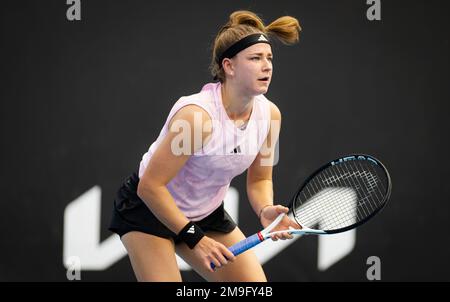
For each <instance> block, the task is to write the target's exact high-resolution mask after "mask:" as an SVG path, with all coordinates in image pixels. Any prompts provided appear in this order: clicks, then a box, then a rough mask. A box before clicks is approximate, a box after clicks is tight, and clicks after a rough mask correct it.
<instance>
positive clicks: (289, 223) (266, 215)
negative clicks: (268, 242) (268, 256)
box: [261, 205, 301, 241]
mask: <svg viewBox="0 0 450 302" xmlns="http://www.w3.org/2000/svg"><path fill="white" fill-rule="evenodd" d="M288 212H289V208H287V207H284V206H282V205H275V206H270V207H266V208H264V210H263V211H262V212H261V224H262V225H263V226H264V227H267V226H269V225H270V224H271V223H272V222H273V221H274V220H275V219H276V218H277V217H278V216H280V215H281V214H287V213H288ZM291 228H293V229H301V226H300V225H298V224H297V223H296V222H295V221H294V220H292V219H290V218H289V217H288V216H287V215H283V218H282V219H281V221H280V222H279V223H278V224H277V225H276V226H275V227H274V228H273V229H272V231H273V232H276V231H283V230H285V231H286V232H282V233H276V234H273V235H271V236H270V237H271V239H272V240H273V241H277V240H278V239H281V240H285V239H292V238H294V237H293V236H292V234H291V233H290V232H289V230H290V229H291Z"/></svg>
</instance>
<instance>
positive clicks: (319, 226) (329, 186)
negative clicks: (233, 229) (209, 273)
mask: <svg viewBox="0 0 450 302" xmlns="http://www.w3.org/2000/svg"><path fill="white" fill-rule="evenodd" d="M391 187H392V184H391V178H390V176H389V172H388V171H387V169H386V167H385V166H384V165H383V164H382V163H381V162H380V161H379V160H377V159H375V158H374V157H372V156H368V155H362V154H361V155H360V154H357V155H350V156H346V157H343V158H339V159H336V160H333V161H331V162H329V163H327V164H325V165H323V166H322V167H321V168H319V169H318V170H317V171H316V172H314V173H313V174H312V175H311V176H310V177H309V178H308V179H307V180H306V181H305V182H304V183H303V185H301V186H300V188H299V189H298V191H297V192H296V193H295V195H294V197H293V198H292V200H291V203H290V213H291V214H292V216H293V218H294V219H295V221H296V222H297V223H298V224H299V225H300V226H301V227H302V228H301V229H289V230H284V231H276V232H271V231H272V230H273V229H274V228H275V227H276V226H277V225H278V223H279V222H280V221H281V220H282V219H283V216H284V215H286V214H284V213H283V214H280V215H279V216H278V217H277V218H276V219H275V220H274V221H273V222H272V223H271V224H270V225H269V226H268V227H266V228H265V229H264V230H262V231H260V232H258V233H256V234H254V235H252V236H250V237H247V238H246V239H244V240H242V241H240V242H238V243H236V244H235V245H233V246H231V247H229V250H230V251H231V252H232V253H233V254H234V255H235V256H237V255H239V254H241V253H243V252H245V251H246V250H248V249H250V248H252V247H254V246H256V245H258V244H259V243H261V242H263V241H264V240H266V239H268V238H270V237H271V235H274V234H277V233H286V232H288V233H291V234H302V235H310V234H315V235H325V234H336V233H342V232H345V231H348V230H351V229H354V228H356V227H358V226H360V225H362V224H363V223H365V222H367V221H368V220H369V219H371V218H372V217H374V216H375V214H377V213H379V212H380V210H381V209H383V208H384V206H385V205H386V203H387V201H388V199H389V196H390V194H391ZM211 267H212V268H213V269H214V268H215V266H214V264H213V263H211Z"/></svg>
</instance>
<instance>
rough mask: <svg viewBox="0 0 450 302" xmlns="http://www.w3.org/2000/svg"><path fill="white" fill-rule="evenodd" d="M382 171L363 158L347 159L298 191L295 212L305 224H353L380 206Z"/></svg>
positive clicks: (330, 227) (332, 226)
mask: <svg viewBox="0 0 450 302" xmlns="http://www.w3.org/2000/svg"><path fill="white" fill-rule="evenodd" d="M385 181H386V177H385V174H384V171H383V170H382V169H380V168H379V167H377V166H375V165H374V164H372V163H370V162H366V161H360V160H355V161H348V162H344V163H340V164H337V165H334V166H329V167H328V168H326V169H325V170H323V171H321V172H319V173H318V174H317V175H315V176H314V177H313V178H312V179H311V180H310V181H309V182H308V184H307V185H306V186H305V187H304V188H303V189H302V191H301V192H300V193H299V194H298V195H297V198H296V200H295V204H294V214H295V216H296V219H297V221H298V222H299V223H301V224H302V225H304V226H307V227H311V228H312V227H314V226H315V225H317V224H319V227H320V229H324V230H336V229H339V228H345V227H347V226H350V225H352V224H355V223H357V222H359V221H361V220H363V219H365V218H367V217H368V216H370V215H372V213H374V212H376V211H377V210H378V209H379V208H381V207H382V205H383V202H384V199H385V198H384V197H385V195H386V188H385V186H384V185H383V183H384V182H385Z"/></svg>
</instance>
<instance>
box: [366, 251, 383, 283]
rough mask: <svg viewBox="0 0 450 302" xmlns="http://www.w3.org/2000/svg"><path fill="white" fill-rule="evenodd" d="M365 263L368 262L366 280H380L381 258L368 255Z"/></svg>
mask: <svg viewBox="0 0 450 302" xmlns="http://www.w3.org/2000/svg"><path fill="white" fill-rule="evenodd" d="M366 264H369V265H370V266H369V268H368V269H367V273H366V277H367V280H370V281H372V280H381V260H380V257H377V256H370V257H369V258H367V261H366Z"/></svg>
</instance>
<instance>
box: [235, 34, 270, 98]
mask: <svg viewBox="0 0 450 302" xmlns="http://www.w3.org/2000/svg"><path fill="white" fill-rule="evenodd" d="M272 58H273V56H272V48H271V46H270V45H269V44H267V43H258V44H254V45H252V46H250V47H248V48H246V49H244V50H243V51H241V52H239V53H238V54H237V55H236V56H235V57H234V58H233V59H232V61H233V62H234V64H233V67H234V79H233V81H235V82H236V83H239V85H240V87H241V88H242V89H243V91H244V93H246V94H249V95H259V94H265V93H266V92H267V90H268V89H269V84H270V81H271V79H272Z"/></svg>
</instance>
